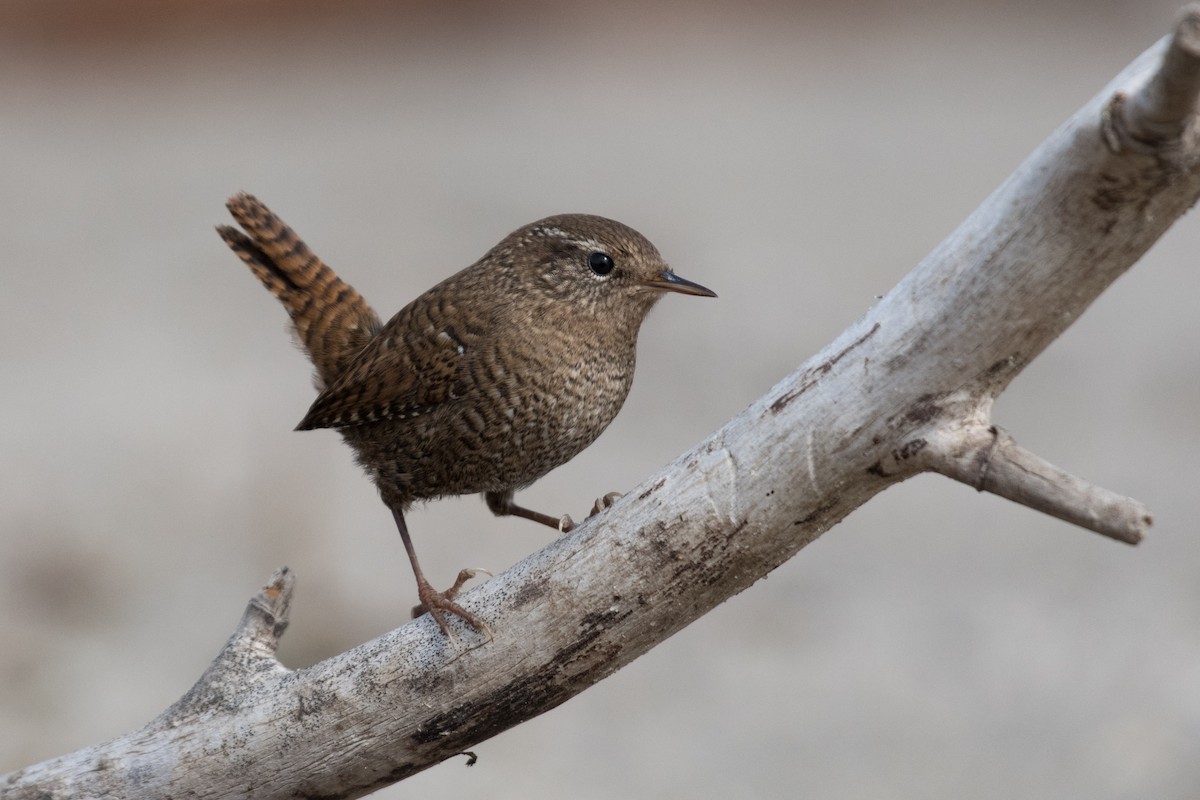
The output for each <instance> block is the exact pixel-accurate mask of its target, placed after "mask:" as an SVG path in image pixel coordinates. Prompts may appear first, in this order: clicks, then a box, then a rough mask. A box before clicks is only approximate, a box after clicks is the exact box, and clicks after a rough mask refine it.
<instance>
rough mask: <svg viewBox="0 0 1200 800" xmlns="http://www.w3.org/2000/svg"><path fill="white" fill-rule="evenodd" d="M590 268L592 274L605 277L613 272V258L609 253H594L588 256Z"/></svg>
mask: <svg viewBox="0 0 1200 800" xmlns="http://www.w3.org/2000/svg"><path fill="white" fill-rule="evenodd" d="M588 266H589V267H591V268H592V272H594V273H596V274H597V275H599V276H601V277H603V276H605V275H607V274H608V273H610V272H612V271H613V267H614V266H615V265H614V264H613V260H612V256H610V255H609V254H608V253H599V252H597V253H592V254H591V255H590V256H588Z"/></svg>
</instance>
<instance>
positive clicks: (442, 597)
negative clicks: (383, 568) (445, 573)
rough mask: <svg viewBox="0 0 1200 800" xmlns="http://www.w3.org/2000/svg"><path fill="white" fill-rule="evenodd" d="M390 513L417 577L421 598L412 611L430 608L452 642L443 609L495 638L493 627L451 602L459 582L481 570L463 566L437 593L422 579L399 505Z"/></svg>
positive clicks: (460, 584) (459, 584) (459, 586)
mask: <svg viewBox="0 0 1200 800" xmlns="http://www.w3.org/2000/svg"><path fill="white" fill-rule="evenodd" d="M392 516H393V517H395V518H396V527H397V528H399V529H400V538H401V539H402V540H403V541H404V549H405V551H407V552H408V560H409V561H411V562H412V568H413V575H415V576H416V578H417V597H419V598H420V599H421V605H419V606H417V607H416V608H414V609H413V611H414V612H416V611H417V609H425V610H427V611H429V614H430V616H432V617H433V620H434V622H436V623H437V624H438V627H439V628H441V629H442V633H444V634H446V638H448V639H450V640H451V641H453V640H454V636H453V634H451V633H450V628H449V627H447V626H446V619H445V617H444V616H443V614H442V612H443V611H446V612H449V613H451V614H454V615H456V616H459V617H462V618H463V619H464V620H466V621H467V622H468V623H469V624H470V625H471V627H473V628H475V630H477V631H482V632H483V633H486V634H487V636H488V638H489V639H491V640H493V641H495V637H494V636H492V629H491V628H489V627H488V626H487V624H486V623H484V621H483V620H481V619H480V618H479V617H477V616H475V615H474V614H472V613H471V612H470V611H467V610H466V609H465V608H463V607H462V606H460V605H459V604H458V603H456V602H454V598H455V597H456V596H458V592H459V590H460V589H462V585H463V584H464V583H466V582H467V581H468V580H470V579H471V578H473V577H475V576H476V575H477V574H478V573H481V572H483V571H484V570H474V569H464V570H462V571H461V572H459V573H458V580H456V581H455V582H454V585H453V586H451V587H450V588H449V589H448V590H446V591H444V592H439V591H438V590H437V589H434V588H433V586H431V585H430V583H429V581H428V580H426V579H425V573H423V572H422V571H421V565H420V564H419V563H418V562H417V551H416V550H414V549H413V543H412V537H410V536H409V535H408V525H407V524H406V523H405V522H404V513H403V512H402V511H400V509H398V508H393V509H392Z"/></svg>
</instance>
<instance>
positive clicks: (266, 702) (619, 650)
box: [0, 6, 1200, 800]
mask: <svg viewBox="0 0 1200 800" xmlns="http://www.w3.org/2000/svg"><path fill="white" fill-rule="evenodd" d="M1198 30H1200V7H1197V6H1191V7H1189V8H1188V9H1187V10H1186V11H1185V13H1184V14H1183V15H1182V16H1181V18H1180V21H1179V22H1178V24H1177V27H1176V30H1175V34H1174V36H1173V37H1172V38H1170V39H1168V40H1164V41H1163V42H1160V43H1159V44H1158V45H1156V46H1155V47H1153V48H1151V49H1150V50H1149V51H1147V52H1146V53H1145V54H1143V55H1142V56H1141V57H1139V58H1138V59H1137V60H1136V61H1135V62H1134V63H1133V64H1131V65H1130V66H1129V67H1128V68H1127V69H1126V70H1125V71H1124V72H1122V73H1121V75H1120V76H1118V77H1117V78H1116V79H1115V80H1114V81H1113V82H1112V83H1111V84H1110V85H1109V86H1108V87H1107V88H1106V89H1104V90H1103V91H1102V92H1101V93H1100V94H1099V95H1098V96H1097V97H1096V98H1095V99H1093V100H1092V101H1091V102H1090V103H1089V104H1088V105H1087V106H1085V107H1084V108H1083V109H1081V110H1080V111H1079V112H1078V113H1077V114H1075V115H1074V116H1073V117H1072V118H1071V119H1070V120H1068V121H1067V122H1066V123H1065V124H1064V125H1063V126H1062V127H1061V128H1059V130H1058V131H1056V132H1055V133H1054V134H1053V135H1052V136H1051V137H1050V138H1049V139H1048V140H1047V141H1046V142H1045V143H1044V144H1043V145H1042V146H1041V147H1039V148H1038V149H1037V150H1036V151H1035V152H1034V153H1033V154H1032V155H1031V156H1030V157H1029V159H1028V160H1026V162H1025V163H1024V164H1022V165H1021V166H1020V167H1019V168H1018V169H1017V171H1016V172H1015V173H1014V174H1013V175H1012V176H1011V177H1010V178H1009V179H1008V180H1007V181H1005V183H1004V184H1003V185H1002V186H1001V187H1000V188H999V189H997V190H996V192H995V193H993V195H992V196H991V197H990V198H988V199H987V200H986V201H985V202H984V203H983V204H982V205H981V206H980V208H979V209H978V210H976V211H975V213H973V214H972V215H971V216H970V218H968V219H967V220H966V222H964V223H963V225H962V226H961V227H960V228H959V229H958V230H957V231H955V233H954V234H952V235H951V236H950V237H949V238H948V239H947V240H946V241H945V242H943V243H942V244H941V245H940V246H939V247H938V248H937V249H936V250H935V251H934V252H933V253H932V254H930V255H929V256H928V257H927V258H926V259H925V260H924V261H923V262H922V263H921V264H920V265H919V266H918V267H917V268H916V269H915V270H913V271H912V272H911V273H910V274H909V275H908V276H907V277H906V278H905V279H904V280H903V281H902V282H901V283H900V284H899V285H898V286H897V287H896V288H895V289H894V290H893V291H892V292H890V293H889V294H888V295H887V297H885V298H884V299H883V300H882V301H881V302H880V303H879V304H878V305H877V306H876V307H875V308H874V309H872V311H871V312H870V313H869V314H867V315H866V317H864V318H863V319H862V320H860V321H859V322H857V323H855V324H854V325H852V326H851V327H850V328H849V329H848V330H847V331H845V332H844V333H843V334H842V335H841V336H840V337H838V339H837V340H836V341H834V342H833V343H832V344H830V345H829V346H828V347H826V348H825V349H824V350H823V351H822V352H821V353H819V354H818V355H816V356H815V357H813V358H812V359H810V360H809V361H807V362H806V363H805V364H803V365H802V366H801V367H800V368H799V369H797V370H796V371H795V372H794V373H793V374H792V375H790V376H788V377H787V378H786V379H785V380H783V381H782V382H780V383H779V384H778V385H777V386H775V387H774V388H773V389H771V391H770V392H768V393H767V394H766V395H765V396H764V397H762V398H761V399H759V400H758V401H757V402H755V403H754V404H753V405H751V406H750V407H749V408H748V409H746V410H745V411H744V412H743V413H742V414H740V415H738V416H737V417H736V418H734V419H733V420H731V421H730V422H729V423H728V424H726V425H725V426H724V427H723V428H721V429H720V430H719V431H717V432H716V433H714V434H713V435H712V436H710V437H709V438H708V439H706V440H705V441H704V442H702V443H701V444H699V445H697V446H696V447H694V448H693V449H692V450H690V451H688V452H687V453H684V454H683V455H681V456H680V457H679V458H678V459H676V460H675V462H674V463H672V464H670V465H668V466H667V467H666V468H664V469H663V470H661V471H660V472H659V473H658V474H657V475H655V476H653V477H652V478H650V479H649V480H647V481H646V483H645V484H643V485H642V486H641V487H639V488H637V489H635V490H634V491H632V492H630V493H629V494H628V495H626V496H625V497H624V498H623V499H621V500H619V501H618V502H617V503H616V504H615V505H614V506H613V507H612V508H611V509H609V510H608V511H606V512H604V513H602V514H600V515H598V516H596V517H594V518H593V519H591V520H588V521H587V522H586V523H585V524H583V525H581V526H580V527H579V528H578V529H577V530H576V531H574V532H573V533H571V534H570V535H568V536H564V537H562V538H560V539H558V540H556V541H554V542H552V543H551V544H549V545H548V546H547V547H545V548H543V549H542V550H540V551H539V552H537V553H534V554H533V555H531V556H529V557H528V558H526V559H524V560H523V561H521V562H520V563H518V564H516V565H515V566H513V567H512V568H511V569H509V570H507V571H506V572H504V573H503V574H501V575H500V576H498V577H497V578H495V579H493V580H491V581H488V582H487V583H484V584H483V585H481V586H479V587H478V588H476V589H475V590H473V591H471V592H469V593H467V594H466V595H465V596H464V597H463V598H462V602H463V603H464V605H466V606H468V607H469V608H470V609H471V610H472V611H474V612H475V613H476V614H478V615H479V616H480V617H482V618H483V619H485V620H486V621H487V622H488V623H489V624H490V625H491V627H492V629H493V630H494V631H495V636H496V638H495V641H494V642H491V643H489V642H488V641H487V639H486V637H484V636H481V635H479V634H478V633H477V632H475V631H473V630H471V629H468V628H466V627H463V626H461V625H459V624H457V622H456V623H455V625H456V631H455V633H456V636H457V639H458V645H457V647H455V646H454V645H452V644H451V643H449V642H448V641H447V640H446V638H445V637H444V636H443V635H442V634H441V632H440V631H439V630H438V629H437V626H436V625H434V624H433V623H432V622H431V621H430V620H429V619H428V617H422V618H421V619H419V620H416V621H414V622H412V623H410V624H408V625H405V626H403V627H401V628H399V629H397V630H395V631H392V632H391V633H389V634H387V635H385V636H382V637H380V638H378V639H376V640H374V641H371V642H368V643H366V644H364V645H361V646H360V647H357V648H354V649H353V650H351V651H349V652H346V653H343V654H341V655H339V656H336V657H334V658H331V659H329V660H327V661H323V662H321V663H319V664H316V665H314V666H312V667H309V668H306V669H301V670H287V669H285V668H284V667H283V666H282V665H280V664H279V663H278V661H277V660H276V659H275V657H274V647H275V644H276V642H277V639H278V636H279V635H280V633H281V632H282V630H283V628H284V627H285V625H286V616H287V607H288V599H289V597H290V594H291V576H290V575H289V574H288V573H287V572H286V571H283V572H280V573H278V574H277V575H276V576H274V578H273V579H272V582H271V583H270V584H268V586H267V587H266V588H265V589H264V590H263V592H262V593H260V595H259V596H258V597H257V598H255V600H254V601H252V602H251V604H250V606H249V608H248V609H247V612H246V615H245V616H244V617H243V620H242V623H241V625H240V626H239V628H238V630H237V632H236V633H235V634H234V636H233V637H232V638H231V639H230V640H229V643H228V644H227V645H226V647H225V649H224V651H223V652H222V653H221V655H220V656H219V657H218V659H217V660H216V661H215V662H214V664H213V666H212V667H210V668H209V670H208V671H207V672H206V673H205V674H204V676H202V677H201V679H200V681H199V682H198V683H197V684H196V686H195V687H194V688H193V689H192V690H191V691H189V692H188V694H187V695H185V696H184V698H182V699H181V700H180V701H179V702H178V703H177V704H176V705H174V706H173V707H172V708H171V709H168V710H167V711H166V712H165V713H164V714H163V715H162V716H160V717H159V718H158V719H156V720H154V721H153V722H151V723H150V724H149V725H147V726H146V727H145V728H144V729H142V730H140V731H137V732H134V733H131V734H129V735H127V736H123V737H120V738H117V739H114V740H112V741H110V742H107V743H104V744H101V745H97V746H95V747H91V748H87V749H84V750H80V751H78V752H76V753H73V754H70V755H66V756H63V757H60V758H57V759H53V760H51V761H47V762H44V763H42V764H38V765H35V766H31V767H28V768H26V769H23V770H18V771H17V772H13V773H10V774H9V775H7V776H4V777H3V778H0V795H2V796H4V797H6V798H14V799H15V798H27V797H28V798H33V797H38V798H64V797H76V796H121V797H174V796H188V797H204V798H233V797H253V798H258V799H259V800H263V799H266V798H282V797H296V796H321V797H358V796H361V795H363V794H366V793H369V792H370V791H372V790H373V789H376V788H378V787H380V786H383V785H386V784H388V783H391V782H394V781H398V780H401V779H403V778H405V777H407V776H409V775H412V774H413V773H416V772H418V771H420V770H422V769H425V768H427V767H429V766H432V765H433V764H436V763H438V762H440V761H443V760H445V759H447V758H450V757H451V756H454V755H455V754H458V753H460V752H461V751H463V750H465V749H466V748H468V747H471V746H472V745H474V744H476V743H478V742H480V741H483V740H484V739H487V738H488V737H490V736H493V735H495V734H496V733H499V732H500V731H502V730H504V729H506V728H509V727H511V726H513V725H516V724H519V723H520V722H522V721H524V720H526V719H529V718H530V717H533V716H535V715H537V714H541V713H543V712H545V711H547V710H549V709H551V708H553V707H554V706H556V705H558V704H559V703H562V702H563V701H565V700H567V699H569V698H570V697H572V696H574V695H575V694H577V693H579V692H581V691H583V690H584V689H585V688H587V687H588V686H590V685H592V684H593V683H595V682H597V681H599V680H601V679H603V678H604V677H606V676H607V675H609V674H611V673H612V672H614V671H615V670H617V669H619V668H620V667H621V666H623V665H624V664H627V663H629V662H630V661H631V660H633V659H634V658H637V657H638V656H639V655H641V654H642V653H644V652H645V651H647V650H648V649H650V648H651V647H653V646H654V645H656V644H658V643H659V642H661V641H663V640H664V639H666V638H667V637H668V636H670V635H671V634H672V633H674V632H675V631H677V630H679V629H680V628H682V627H683V626H685V625H687V624H688V623H690V622H691V621H693V620H694V619H696V618H697V617H699V616H700V615H702V614H704V613H705V612H706V611H708V610H709V609H711V608H712V607H713V606H715V605H717V604H718V603H720V602H722V601H723V600H725V599H726V598H728V597H730V596H731V595H733V594H736V593H737V592H740V591H742V590H743V589H745V588H746V587H748V586H749V585H751V584H752V583H754V582H755V581H756V580H758V579H759V578H761V577H763V576H764V575H766V574H767V573H768V572H770V571H771V570H772V569H774V568H775V567H776V566H778V565H779V564H780V563H782V562H783V561H785V560H786V559H788V558H790V557H791V556H793V555H794V554H795V553H796V552H798V551H799V550H800V549H801V548H803V547H804V546H805V545H806V544H808V543H809V542H811V541H812V540H813V539H815V538H816V537H817V536H819V535H821V534H822V533H823V532H824V531H826V530H828V529H829V528H830V527H832V526H833V525H834V524H836V523H837V522H838V521H839V520H841V519H842V518H843V517H845V516H846V515H847V514H849V513H850V512H851V511H852V510H854V509H855V508H857V507H858V506H859V505H861V504H862V503H864V502H866V501H867V500H868V499H869V498H871V497H872V496H873V495H874V494H875V493H877V492H879V491H881V490H882V489H884V488H886V487H887V486H890V485H892V484H894V483H896V482H898V481H902V480H904V479H906V478H908V477H910V476H912V475H914V474H917V473H918V472H922V471H936V472H939V473H941V474H944V475H947V476H950V477H952V478H954V479H956V480H960V481H963V482H965V483H968V484H970V485H972V486H975V487H976V488H979V489H981V490H984V491H990V492H995V493H996V494H1000V495H1002V496H1005V497H1009V498H1010V499H1013V500H1016V501H1017V502H1020V503H1024V504H1026V505H1029V506H1031V507H1033V508H1037V509H1039V510H1042V511H1046V512H1047V513H1051V514H1054V515H1056V516H1059V517H1061V518H1063V519H1067V520H1070V521H1072V522H1075V523H1077V524H1079V525H1082V526H1084V527H1087V528H1090V529H1092V530H1095V531H1098V532H1100V533H1103V534H1105V535H1107V536H1111V537H1114V538H1117V539H1120V540H1123V541H1127V542H1136V541H1137V540H1138V538H1140V537H1141V536H1142V534H1143V532H1144V530H1145V529H1146V527H1147V526H1148V525H1149V521H1150V518H1149V515H1148V513H1147V512H1146V510H1145V509H1144V508H1143V507H1142V506H1141V505H1140V504H1138V503H1136V502H1135V501H1132V500H1129V499H1127V498H1124V497H1121V496H1119V495H1116V494H1113V493H1111V492H1108V491H1106V490H1103V489H1099V488H1098V487H1094V486H1091V485H1090V484H1088V483H1087V482H1085V481H1083V480H1082V479H1079V478H1075V477H1072V476H1070V475H1068V474H1067V473H1065V472H1063V471H1062V470H1060V469H1058V468H1055V467H1053V466H1051V465H1049V464H1047V463H1046V462H1045V461H1043V460H1042V459H1040V458H1039V457H1037V456H1035V455H1034V454H1032V453H1030V452H1028V451H1026V450H1024V449H1022V448H1020V447H1018V446H1017V445H1016V444H1015V442H1013V440H1012V439H1011V437H1009V436H1008V434H1007V433H1005V432H1003V431H1002V430H1000V429H999V428H997V427H995V426H994V424H993V422H992V420H991V408H992V404H993V401H994V399H995V398H996V397H997V396H998V395H999V394H1000V392H1001V391H1003V389H1004V388H1005V387H1006V386H1007V385H1008V384H1009V382H1010V381H1011V380H1012V379H1013V378H1015V377H1016V376H1017V374H1019V373H1020V371H1021V370H1022V369H1023V368H1024V367H1025V366H1026V365H1027V364H1029V363H1030V361H1032V360H1033V359H1034V358H1035V357H1036V356H1037V355H1038V354H1039V353H1040V352H1041V351H1042V350H1043V349H1044V348H1045V347H1046V346H1047V345H1048V344H1049V343H1050V342H1051V341H1053V340H1054V338H1055V337H1057V336H1058V335H1059V334H1060V333H1061V332H1062V331H1063V330H1064V329H1065V328H1066V327H1067V326H1068V325H1070V324H1071V323H1072V322H1073V321H1074V320H1075V319H1076V318H1077V317H1078V316H1079V315H1080V314H1081V313H1082V312H1083V311H1084V309H1086V308H1087V306H1088V305H1089V304H1090V303H1091V302H1092V301H1093V300H1094V299H1095V298H1096V297H1097V296H1098V295H1099V294H1100V293H1101V292H1102V291H1103V290H1104V289H1105V288H1106V287H1107V286H1108V285H1109V284H1111V283H1112V281H1113V280H1115V279H1116V278H1117V277H1118V276H1119V275H1120V274H1121V273H1122V272H1124V271H1125V270H1126V269H1127V268H1128V267H1129V266H1130V265H1132V264H1133V263H1134V262H1135V261H1136V260H1137V259H1138V258H1139V257H1140V256H1141V255H1142V254H1143V253H1144V252H1145V251H1146V249H1147V248H1149V247H1150V245H1151V244H1152V243H1153V242H1154V241H1155V240H1156V239H1157V238H1158V237H1159V236H1160V235H1161V234H1162V233H1163V231H1165V230H1166V228H1167V227H1168V226H1169V225H1170V224H1171V223H1172V222H1173V221H1174V220H1175V219H1177V218H1178V217H1179V216H1180V215H1181V214H1182V213H1183V212H1184V211H1186V210H1187V209H1188V208H1189V207H1190V206H1191V205H1192V204H1193V203H1194V202H1195V201H1196V199H1197V197H1198V196H1200V171H1198V170H1197V169H1196V164H1197V160H1198V157H1200V150H1198V145H1197V137H1196V135H1195V131H1196V117H1197V113H1196V109H1197V93H1198V91H1200V57H1198V56H1197V53H1200V47H1197V41H1198V39H1200V35H1198V33H1197V31H1198Z"/></svg>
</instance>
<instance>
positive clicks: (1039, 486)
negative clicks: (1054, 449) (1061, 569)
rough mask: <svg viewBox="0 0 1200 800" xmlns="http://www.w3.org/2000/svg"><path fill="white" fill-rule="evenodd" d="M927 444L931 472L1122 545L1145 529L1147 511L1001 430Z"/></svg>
mask: <svg viewBox="0 0 1200 800" xmlns="http://www.w3.org/2000/svg"><path fill="white" fill-rule="evenodd" d="M927 442H928V444H929V446H928V447H927V448H926V449H925V450H924V451H923V455H924V456H925V458H926V463H927V464H928V465H929V468H930V469H931V470H933V471H934V472H938V473H940V474H942V475H945V476H946V477H949V478H953V479H954V480H957V481H961V482H963V483H965V484H967V485H969V486H973V487H974V488H976V489H978V490H979V491H981V492H990V493H992V494H995V495H999V496H1000V497H1004V498H1007V499H1009V500H1012V501H1014V502H1017V503H1020V504H1021V505H1025V506H1029V507H1030V508H1034V509H1037V510H1038V511H1042V512H1044V513H1046V514H1050V515H1052V516H1055V517H1058V518H1059V519H1061V520H1065V521H1067V522H1071V523H1074V524H1076V525H1079V526H1081V527H1084V528H1087V529H1088V530H1091V531H1095V532H1096V533H1099V534H1103V535H1104V536H1108V537H1110V538H1112V539H1116V540H1117V541H1121V542H1125V543H1126V544H1137V543H1138V542H1140V541H1141V540H1142V537H1143V536H1144V535H1145V533H1146V530H1147V528H1149V526H1150V523H1151V517H1150V512H1149V511H1148V510H1147V509H1146V507H1145V506H1144V505H1142V504H1141V503H1139V502H1138V501H1137V500H1134V499H1132V498H1129V497H1124V496H1123V495H1119V494H1117V493H1115V492H1110V491H1109V490H1108V489H1104V488H1102V487H1099V486H1095V485H1093V484H1091V483H1088V482H1087V481H1085V480H1083V479H1081V478H1077V477H1075V476H1074V475H1071V474H1070V473H1068V472H1065V471H1064V470H1061V469H1059V468H1058V467H1056V466H1054V465H1053V464H1051V463H1049V462H1048V461H1046V460H1045V459H1043V458H1041V457H1040V456H1038V455H1036V454H1034V453H1031V452H1030V451H1028V450H1026V449H1025V448H1023V447H1021V446H1020V445H1019V444H1017V442H1016V440H1015V439H1013V437H1012V436H1010V435H1009V433H1008V431H1006V430H1004V429H1003V428H998V427H996V426H995V425H991V426H987V427H984V426H972V427H970V428H959V429H955V430H949V431H946V432H944V433H943V435H940V436H931V437H929V438H928V439H927Z"/></svg>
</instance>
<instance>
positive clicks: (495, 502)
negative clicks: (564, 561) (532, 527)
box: [483, 492, 575, 533]
mask: <svg viewBox="0 0 1200 800" xmlns="http://www.w3.org/2000/svg"><path fill="white" fill-rule="evenodd" d="M483 499H484V500H486V501H487V507H488V508H489V509H490V510H491V512H492V513H493V514H495V515H496V516H497V517H507V516H509V515H511V516H514V517H524V518H525V519H531V520H533V521H534V522H540V523H542V524H543V525H546V526H548V527H550V528H554V529H555V530H556V531H558V532H559V533H567V532H568V531H571V530H573V529H574V528H575V521H574V520H573V519H571V515H570V514H563V515H562V516H561V517H552V516H550V515H549V514H543V513H541V512H540V511H534V510H533V509H532V508H525V506H519V505H517V504H516V503H514V502H513V493H512V492H484V495H483Z"/></svg>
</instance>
